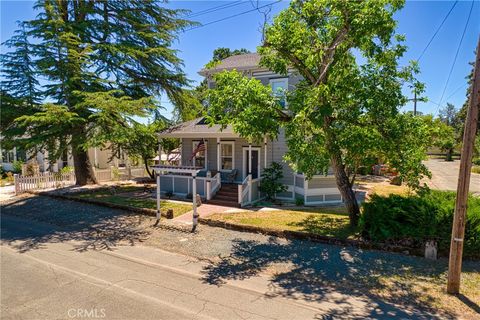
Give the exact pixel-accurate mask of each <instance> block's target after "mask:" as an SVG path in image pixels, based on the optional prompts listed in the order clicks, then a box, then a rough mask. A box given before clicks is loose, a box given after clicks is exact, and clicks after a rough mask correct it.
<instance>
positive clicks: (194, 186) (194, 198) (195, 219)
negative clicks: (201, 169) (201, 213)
mask: <svg viewBox="0 0 480 320" xmlns="http://www.w3.org/2000/svg"><path fill="white" fill-rule="evenodd" d="M196 176H197V174H196V173H193V174H192V192H193V194H192V203H193V219H192V222H193V223H192V232H195V229H197V224H198V214H197V181H196Z"/></svg>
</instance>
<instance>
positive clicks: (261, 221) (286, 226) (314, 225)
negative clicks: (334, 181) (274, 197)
mask: <svg viewBox="0 0 480 320" xmlns="http://www.w3.org/2000/svg"><path fill="white" fill-rule="evenodd" d="M209 218H210V219H213V220H218V221H223V222H231V223H236V224H242V225H250V226H258V227H264V228H270V229H277V230H292V231H301V232H308V233H313V234H318V235H322V236H330V237H335V238H338V239H347V238H354V237H356V236H357V229H356V228H352V227H350V223H349V220H348V214H347V213H346V209H345V208H344V207H331V208H304V209H302V210H296V209H290V210H269V211H253V212H252V211H248V212H236V213H215V214H213V215H211V216H209Z"/></svg>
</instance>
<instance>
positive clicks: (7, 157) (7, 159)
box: [2, 149, 15, 163]
mask: <svg viewBox="0 0 480 320" xmlns="http://www.w3.org/2000/svg"><path fill="white" fill-rule="evenodd" d="M14 161H15V156H14V152H13V150H10V151H8V150H4V149H2V162H4V163H12V162H14Z"/></svg>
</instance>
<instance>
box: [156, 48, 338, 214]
mask: <svg viewBox="0 0 480 320" xmlns="http://www.w3.org/2000/svg"><path fill="white" fill-rule="evenodd" d="M259 61H260V56H259V55H258V54H256V53H249V54H243V55H236V56H231V57H229V58H227V59H224V60H223V61H221V62H220V63H219V64H218V65H216V66H215V67H214V68H211V69H202V70H201V71H200V72H199V74H200V75H202V76H204V77H206V79H207V80H208V86H209V88H213V87H214V83H213V80H212V75H213V74H215V73H217V72H221V71H223V70H233V69H235V70H237V71H239V72H242V73H244V74H245V75H246V76H249V77H254V78H256V79H258V80H260V81H261V82H262V83H263V84H264V85H266V86H271V87H272V89H273V92H274V94H275V93H279V94H281V92H282V90H279V89H283V90H289V89H292V88H294V87H295V85H296V84H297V83H298V82H299V81H300V79H301V78H300V76H299V75H298V74H297V73H295V72H294V71H293V70H292V72H291V73H290V74H289V75H288V77H285V76H281V75H278V74H275V73H273V72H271V71H269V70H267V69H265V68H262V67H260V66H259ZM158 136H159V138H179V139H181V159H182V161H181V165H182V166H186V167H197V168H200V169H201V171H200V173H199V176H198V177H197V178H196V184H197V185H196V187H197V188H196V189H197V193H199V194H200V195H201V196H202V197H204V198H205V199H206V200H207V201H209V203H214V204H221V205H240V206H244V205H248V204H251V203H253V202H256V201H258V200H261V199H262V194H261V192H259V189H258V187H259V185H260V184H261V173H262V170H263V169H264V168H266V167H268V166H270V165H271V163H272V162H278V163H281V164H282V165H283V175H284V178H283V181H282V183H283V184H285V185H286V186H287V187H288V189H287V191H286V192H283V193H281V194H277V198H279V199H284V200H292V201H293V200H295V199H296V198H303V200H304V203H305V204H321V203H334V202H341V201H342V197H341V195H340V192H339V190H338V189H337V186H336V183H335V179H334V177H333V175H331V174H329V175H327V176H323V175H322V176H320V175H319V176H314V177H313V178H312V179H310V180H306V179H305V177H304V176H303V174H301V173H296V172H293V170H292V169H291V168H290V166H289V165H288V164H287V163H285V162H284V160H283V156H284V155H285V153H286V151H287V144H286V141H285V134H284V132H283V131H280V133H279V135H278V139H277V140H270V139H268V138H267V137H265V138H264V141H262V142H261V143H256V144H250V143H249V142H248V141H247V140H245V139H243V138H241V137H240V136H239V135H238V134H237V133H235V132H234V131H233V129H232V128H231V127H230V126H228V127H227V128H225V129H223V130H221V127H220V126H219V125H214V126H209V125H208V124H207V123H206V122H205V120H204V119H203V118H197V119H194V120H191V121H187V122H183V123H180V124H178V125H176V126H173V127H171V128H168V129H166V130H164V131H162V132H160V133H159V134H158ZM199 145H200V146H199ZM192 183H193V180H192V178H191V177H189V176H188V175H182V174H181V173H180V174H179V173H176V174H173V173H168V170H166V171H165V172H164V174H163V175H162V176H161V179H160V185H161V191H162V192H173V193H175V194H179V195H181V194H185V195H186V194H189V193H191V191H192Z"/></svg>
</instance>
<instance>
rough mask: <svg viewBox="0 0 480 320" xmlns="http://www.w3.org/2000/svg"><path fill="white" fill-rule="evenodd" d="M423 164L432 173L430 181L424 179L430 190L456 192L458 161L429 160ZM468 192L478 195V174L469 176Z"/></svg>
mask: <svg viewBox="0 0 480 320" xmlns="http://www.w3.org/2000/svg"><path fill="white" fill-rule="evenodd" d="M424 163H425V165H426V166H427V167H428V169H429V170H430V172H431V173H432V179H425V182H426V183H427V184H428V186H429V187H430V188H432V189H438V190H451V191H455V190H457V184H458V172H459V169H460V160H455V161H445V160H444V159H429V160H427V161H425V162H424ZM470 192H472V193H473V194H476V195H480V174H477V173H472V174H471V177H470Z"/></svg>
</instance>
